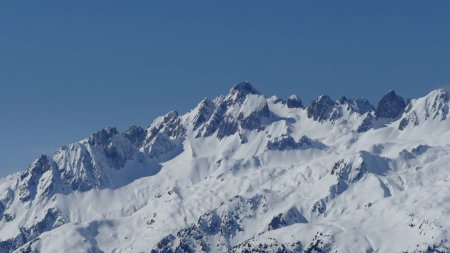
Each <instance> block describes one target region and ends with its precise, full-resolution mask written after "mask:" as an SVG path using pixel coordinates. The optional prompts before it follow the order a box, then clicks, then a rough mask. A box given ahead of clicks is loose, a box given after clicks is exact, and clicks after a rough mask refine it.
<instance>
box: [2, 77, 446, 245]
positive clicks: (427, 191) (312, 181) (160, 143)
mask: <svg viewBox="0 0 450 253" xmlns="http://www.w3.org/2000/svg"><path fill="white" fill-rule="evenodd" d="M449 100H450V96H449V94H448V92H447V91H445V90H434V91H432V92H430V93H429V94H428V95H426V96H424V97H422V98H418V99H413V100H408V101H405V100H404V99H403V98H402V97H400V96H399V95H397V94H396V93H395V92H394V91H390V92H389V93H388V94H386V96H384V97H383V98H382V99H381V100H380V102H379V103H378V105H377V106H376V107H374V106H372V105H371V104H370V103H369V102H368V101H367V100H366V99H349V98H346V97H342V98H341V99H338V100H336V101H333V100H332V99H331V98H330V97H329V96H320V97H318V98H317V99H316V100H314V101H313V102H312V103H311V104H310V105H308V106H305V105H304V104H303V103H302V101H301V100H300V99H299V98H298V97H297V96H295V95H293V96H290V97H289V98H288V99H287V100H286V101H285V100H283V99H280V98H277V97H275V96H273V97H265V96H264V95H263V94H261V93H260V92H259V91H257V90H256V89H255V88H254V87H253V86H252V85H250V83H248V82H244V83H240V84H237V85H235V86H234V87H233V88H232V89H231V90H230V91H229V93H228V94H227V95H225V96H220V97H217V98H215V99H214V100H210V99H207V98H205V99H204V100H202V101H201V102H200V103H199V104H198V105H197V106H196V107H195V108H194V109H193V110H191V111H189V112H188V113H186V114H184V115H179V114H178V113H177V112H170V113H168V114H166V115H164V116H162V117H159V118H157V119H156V120H155V121H154V122H153V123H152V124H151V125H150V126H149V127H148V128H146V129H144V128H141V127H138V126H131V127H130V128H129V129H127V130H126V131H124V132H119V131H118V130H117V129H115V128H105V129H102V130H100V131H98V132H97V133H94V134H92V135H91V136H89V138H87V139H84V140H81V141H79V142H77V143H73V144H70V145H67V146H62V147H61V148H59V149H58V150H56V151H55V153H54V154H53V155H51V156H50V155H42V156H41V157H39V158H38V159H37V160H36V161H34V162H33V163H32V164H31V165H30V166H29V167H28V168H27V169H26V170H24V171H22V172H20V173H17V174H14V175H10V176H8V177H5V178H3V179H0V253H6V252H8V253H9V252H450V241H449V240H450V234H449V229H450V119H449V104H450V101H449Z"/></svg>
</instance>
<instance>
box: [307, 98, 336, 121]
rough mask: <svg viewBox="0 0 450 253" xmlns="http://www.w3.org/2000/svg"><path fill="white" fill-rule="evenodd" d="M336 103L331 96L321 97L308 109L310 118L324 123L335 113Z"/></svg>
mask: <svg viewBox="0 0 450 253" xmlns="http://www.w3.org/2000/svg"><path fill="white" fill-rule="evenodd" d="M333 108H334V102H333V100H331V98H330V97H329V96H320V97H318V98H317V99H316V100H314V101H313V102H312V103H311V104H310V105H309V106H308V107H307V108H306V110H307V112H308V117H309V118H313V119H314V120H317V121H324V120H327V119H329V118H330V116H331V113H332V112H333Z"/></svg>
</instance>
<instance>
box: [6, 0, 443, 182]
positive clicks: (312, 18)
mask: <svg viewBox="0 0 450 253" xmlns="http://www.w3.org/2000/svg"><path fill="white" fill-rule="evenodd" d="M449 45H450V1H439V0H436V1H261V0H258V1H256V0H255V1H242V0H239V1H1V2H0V123H1V125H0V140H1V144H0V176H3V175H6V174H8V173H11V172H13V171H17V170H19V169H23V168H25V167H26V166H27V165H28V164H30V162H31V161H32V160H33V159H35V158H36V157H37V156H38V155H39V154H40V153H45V152H51V151H52V150H54V149H56V148H57V147H58V146H60V145H62V144H67V143H70V142H74V141H77V140H79V139H82V138H84V137H87V136H88V135H89V134H90V133H91V132H93V131H96V130H98V129H101V128H103V127H106V126H117V127H118V128H119V129H121V130H123V129H125V128H126V127H127V126H129V125H131V124H139V125H142V126H147V125H148V124H150V123H151V121H152V120H153V119H154V118H155V117H156V116H158V115H161V114H164V113H166V112H168V111H170V110H178V111H179V112H181V113H183V112H186V111H187V110H188V109H190V108H192V107H194V106H195V104H196V103H197V102H198V101H200V99H202V98H203V97H205V96H206V97H215V96H217V95H220V94H225V93H226V92H227V91H228V89H229V88H230V87H231V86H232V85H233V84H235V83H237V82H240V81H242V80H249V81H250V82H252V83H253V84H254V85H255V87H256V88H257V89H259V90H260V91H262V92H263V93H264V94H266V95H268V96H269V95H274V94H276V95H278V96H280V97H287V96H288V95H290V94H297V95H299V96H300V97H301V98H302V99H303V100H304V101H305V102H307V103H308V102H309V101H311V100H312V99H313V98H314V97H316V96H318V95H320V94H329V95H331V96H332V97H334V98H337V97H339V96H342V95H346V96H348V97H366V98H369V100H370V101H372V102H373V103H374V104H376V102H377V101H378V100H379V98H380V97H381V96H382V95H383V94H385V93H386V92H387V91H388V90H389V89H395V90H397V91H398V93H400V94H401V95H403V96H404V97H418V96H422V95H425V94H426V93H427V92H428V91H430V90H432V89H435V88H438V87H448V86H449V85H450V49H449Z"/></svg>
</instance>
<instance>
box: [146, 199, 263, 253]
mask: <svg viewBox="0 0 450 253" xmlns="http://www.w3.org/2000/svg"><path fill="white" fill-rule="evenodd" d="M265 212H267V206H266V198H265V197H264V196H262V195H256V196H254V197H252V198H244V197H242V196H236V197H234V198H232V199H230V200H229V201H228V202H227V203H222V205H221V206H220V207H218V208H217V209H214V210H212V211H210V212H207V213H205V214H203V215H202V216H201V217H200V218H199V219H198V222H197V223H196V224H194V225H192V226H189V227H187V228H185V229H182V230H180V231H179V232H178V233H177V234H176V235H172V234H170V235H168V236H166V237H165V238H163V239H162V240H161V241H160V242H159V243H158V244H157V246H156V247H155V248H153V249H152V252H208V251H211V250H212V249H213V248H214V249H218V250H219V251H222V252H230V251H231V250H232V245H231V239H232V238H233V237H235V236H237V235H238V234H239V233H240V232H242V231H243V223H245V222H246V221H247V220H249V219H252V218H254V217H256V216H258V215H259V214H261V213H265ZM213 242H215V245H213V244H212V243H213Z"/></svg>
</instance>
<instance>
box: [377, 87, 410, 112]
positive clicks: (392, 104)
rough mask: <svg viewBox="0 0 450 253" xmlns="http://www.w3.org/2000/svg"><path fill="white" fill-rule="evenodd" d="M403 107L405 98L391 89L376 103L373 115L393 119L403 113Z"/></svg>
mask: <svg viewBox="0 0 450 253" xmlns="http://www.w3.org/2000/svg"><path fill="white" fill-rule="evenodd" d="M405 107H406V103H405V100H404V99H403V98H402V97H400V96H398V95H397V94H395V91H393V90H391V91H390V92H389V93H388V94H386V95H384V97H383V98H382V99H381V100H380V102H379V103H378V106H377V110H376V113H375V115H376V116H377V117H378V118H388V119H394V118H397V117H398V116H399V115H401V114H402V113H403V111H404V109H405Z"/></svg>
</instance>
